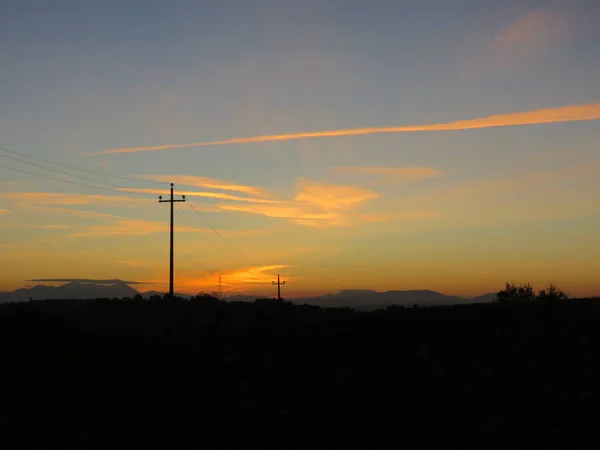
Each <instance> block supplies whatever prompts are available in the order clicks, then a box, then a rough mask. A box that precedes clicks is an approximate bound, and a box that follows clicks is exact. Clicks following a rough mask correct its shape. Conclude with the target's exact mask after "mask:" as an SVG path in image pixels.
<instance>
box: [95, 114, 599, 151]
mask: <svg viewBox="0 0 600 450" xmlns="http://www.w3.org/2000/svg"><path fill="white" fill-rule="evenodd" d="M598 119H600V103H591V104H584V105H568V106H562V107H558V108H546V109H537V110H532V111H524V112H516V113H508V114H500V115H495V116H488V117H481V118H476V119H468V120H458V121H454V122H448V123H440V124H430V125H409V126H399V127H370V128H354V129H346V130H328V131H311V132H303V133H292V134H273V135H266V136H254V137H244V138H232V139H225V140H222V141H212V142H193V143H190V144H166V145H154V146H149V147H129V148H112V149H108V150H102V151H99V152H93V153H87V155H109V154H113V153H136V152H155V151H161V150H170V149H175V148H186V147H211V146H214V145H235V144H249V143H256V142H276V141H291V140H298V139H308V138H319V137H336V136H362V135H368V134H380V133H413V132H418V131H451V130H472V129H477V128H496V127H509V126H519V125H533V124H542V123H556V122H578V121H584V120H598Z"/></svg>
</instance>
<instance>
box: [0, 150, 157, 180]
mask: <svg viewBox="0 0 600 450" xmlns="http://www.w3.org/2000/svg"><path fill="white" fill-rule="evenodd" d="M0 150H2V151H3V152H6V153H12V154H14V155H20V156H24V157H26V158H31V159H35V160H37V161H42V162H45V163H49V164H54V165H57V166H61V167H66V168H69V169H75V170H81V171H82V172H88V173H93V174H96V175H103V176H106V177H112V178H120V179H122V180H129V181H135V182H136V183H151V184H154V185H161V186H162V185H163V183H159V182H157V181H150V180H140V179H138V178H131V177H124V176H121V175H112V174H110V173H105V172H98V171H95V170H90V169H84V168H82V167H77V166H70V165H68V164H62V163H58V162H55V161H50V160H48V159H44V158H39V157H37V156H31V155H27V154H25V153H20V152H16V151H14V150H8V149H6V148H3V147H0Z"/></svg>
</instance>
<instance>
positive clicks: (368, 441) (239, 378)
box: [0, 296, 600, 449]
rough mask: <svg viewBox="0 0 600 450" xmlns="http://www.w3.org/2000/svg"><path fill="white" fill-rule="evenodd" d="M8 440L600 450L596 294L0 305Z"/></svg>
mask: <svg viewBox="0 0 600 450" xmlns="http://www.w3.org/2000/svg"><path fill="white" fill-rule="evenodd" d="M0 339H1V341H0V342H2V365H1V369H0V371H1V372H0V373H1V379H0V381H1V383H0V386H1V391H0V394H1V397H0V398H2V401H1V402H0V436H2V440H3V441H5V442H9V441H8V440H9V439H13V441H12V442H13V443H12V444H11V445H6V446H4V448H35V447H43V448H50V447H56V448H62V449H66V448H77V449H106V448H113V449H131V448H144V449H163V448H186V449H187V448H201V447H205V448H211V449H216V448H223V449H225V448H228V449H231V448H261V449H267V448H273V449H275V448H277V449H306V448H316V449H330V448H377V449H382V448H402V449H416V448H436V449H437V448H477V449H506V448H511V449H521V448H523V449H525V448H527V449H529V448H538V447H539V448H545V449H554V448H569V449H578V448H586V449H590V448H597V447H594V445H596V444H595V442H596V440H595V430H596V429H598V426H599V425H600V419H599V418H598V416H597V414H596V413H595V411H596V409H595V408H596V406H597V405H598V400H599V399H600V385H599V383H598V380H599V379H600V378H599V377H600V359H599V358H598V348H599V344H600V303H599V302H598V300H593V299H589V300H585V299H583V300H582V299H579V300H565V301H559V302H501V303H494V304H479V305H477V304H475V305H461V306H454V307H434V308H418V307H416V308H413V307H410V308H402V307H390V308H387V309H385V310H380V311H376V312H356V311H353V310H351V309H349V308H319V307H316V306H308V305H306V306H301V305H293V304H291V303H289V302H286V301H276V300H272V299H261V300H257V301H256V302H254V303H248V302H233V303H224V302H221V301H218V300H217V299H214V298H212V297H210V296H199V297H196V298H192V299H191V300H190V301H185V300H183V299H175V300H171V301H164V300H159V299H155V301H148V300H144V299H141V298H131V299H126V300H119V301H116V300H111V299H99V300H97V301H67V300H61V301H51V300H48V301H33V302H26V303H10V304H3V305H0Z"/></svg>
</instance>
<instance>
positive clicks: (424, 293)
mask: <svg viewBox="0 0 600 450" xmlns="http://www.w3.org/2000/svg"><path fill="white" fill-rule="evenodd" d="M111 281H114V283H113V284H108V285H104V284H102V285H99V284H93V283H80V282H69V283H66V284H63V285H60V286H48V285H37V286H33V287H26V288H21V289H17V290H15V291H13V292H0V303H5V302H23V301H29V300H45V299H57V300H66V299H80V300H86V299H96V298H125V297H129V298H133V297H135V296H136V295H138V294H139V295H141V296H142V297H144V298H145V299H149V298H150V297H152V296H156V295H159V296H164V293H161V292H158V291H148V292H139V291H137V290H136V289H134V288H132V287H131V286H129V285H128V284H127V282H125V281H122V280H111ZM176 295H177V296H180V297H183V298H189V297H190V296H189V295H185V294H176ZM495 296H496V294H495V293H488V294H484V295H481V296H478V297H474V298H464V297H458V296H452V295H446V294H442V293H440V292H436V291H432V290H428V289H423V290H404V291H402V290H391V291H385V292H377V291H374V290H371V289H355V290H354V289H341V290H340V291H339V292H338V293H335V294H325V295H320V296H315V297H302V298H294V299H290V301H291V302H292V303H296V304H308V305H314V306H321V307H351V308H353V309H356V310H365V311H366V310H374V309H383V308H387V307H389V306H394V305H396V306H413V305H418V306H444V305H446V306H450V305H461V304H471V303H482V302H484V303H487V302H492V301H493V300H494V298H495ZM259 297H261V296H260V295H246V294H241V295H234V296H231V297H228V298H227V301H229V302H233V301H243V302H253V301H254V300H256V299H257V298H259Z"/></svg>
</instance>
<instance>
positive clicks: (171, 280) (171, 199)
mask: <svg viewBox="0 0 600 450" xmlns="http://www.w3.org/2000/svg"><path fill="white" fill-rule="evenodd" d="M180 202H185V195H182V196H181V200H175V199H174V198H173V183H171V198H170V199H169V200H163V198H162V195H161V196H160V197H158V203H170V204H171V232H170V244H171V245H170V261H169V263H170V264H169V296H170V298H171V299H173V298H175V296H174V293H173V234H174V233H173V211H174V205H175V203H180Z"/></svg>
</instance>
